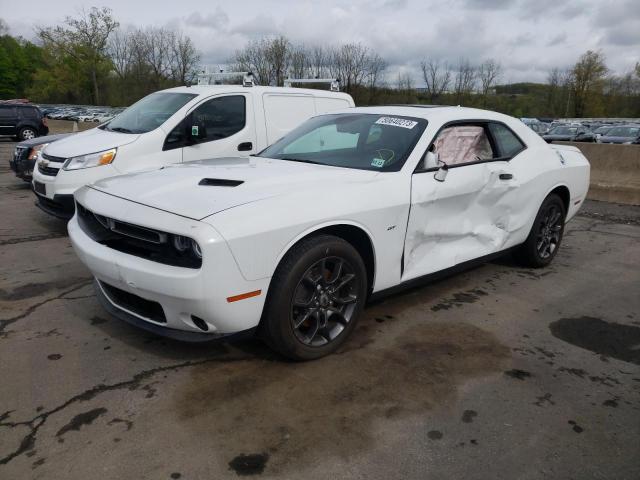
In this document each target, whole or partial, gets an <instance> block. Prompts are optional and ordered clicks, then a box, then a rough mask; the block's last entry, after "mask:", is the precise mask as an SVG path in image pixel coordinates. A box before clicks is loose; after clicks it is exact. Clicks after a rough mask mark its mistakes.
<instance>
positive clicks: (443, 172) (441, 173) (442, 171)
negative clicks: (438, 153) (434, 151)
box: [433, 160, 449, 182]
mask: <svg viewBox="0 0 640 480" xmlns="http://www.w3.org/2000/svg"><path fill="white" fill-rule="evenodd" d="M447 173H449V166H448V165H447V164H446V163H444V162H443V161H442V160H440V168H438V171H437V172H436V173H434V174H433V178H434V179H435V180H436V181H438V182H444V179H445V178H447Z"/></svg>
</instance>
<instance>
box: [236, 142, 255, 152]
mask: <svg viewBox="0 0 640 480" xmlns="http://www.w3.org/2000/svg"><path fill="white" fill-rule="evenodd" d="M251 150H253V143H251V142H243V143H241V144H240V145H238V151H239V152H249V151H251Z"/></svg>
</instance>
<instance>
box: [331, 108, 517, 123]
mask: <svg viewBox="0 0 640 480" xmlns="http://www.w3.org/2000/svg"><path fill="white" fill-rule="evenodd" d="M330 113H331V114H334V113H371V114H376V115H399V116H404V117H416V118H425V119H427V120H431V121H440V120H441V121H443V122H449V121H452V120H498V121H505V120H509V121H514V120H517V119H516V118H514V117H510V116H508V115H504V114H502V113H498V112H493V111H491V110H481V109H479V108H467V107H453V106H438V105H433V106H432V105H389V106H380V107H356V108H350V109H341V110H337V111H335V112H330Z"/></svg>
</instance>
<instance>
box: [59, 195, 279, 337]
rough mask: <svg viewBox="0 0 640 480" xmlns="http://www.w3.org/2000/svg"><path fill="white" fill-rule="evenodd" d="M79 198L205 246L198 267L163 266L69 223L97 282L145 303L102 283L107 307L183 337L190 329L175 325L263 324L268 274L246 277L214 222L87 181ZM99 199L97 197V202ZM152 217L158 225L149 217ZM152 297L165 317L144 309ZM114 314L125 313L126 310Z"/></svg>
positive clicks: (211, 332) (225, 327)
mask: <svg viewBox="0 0 640 480" xmlns="http://www.w3.org/2000/svg"><path fill="white" fill-rule="evenodd" d="M78 197H79V198H78V201H79V202H80V203H82V205H84V206H86V207H87V208H89V209H91V210H92V211H94V212H96V213H98V214H100V215H105V216H108V217H111V218H118V219H120V220H123V221H127V222H129V223H133V224H137V225H144V226H147V227H149V228H157V229H158V230H163V231H170V232H171V233H180V232H189V235H190V236H191V237H192V238H194V239H195V240H196V241H198V243H199V244H200V246H201V248H202V254H203V263H202V267H201V268H199V269H193V268H184V267H176V266H172V265H165V264H161V263H158V262H154V261H152V260H147V259H145V258H141V257H137V256H134V255H130V254H127V253H123V252H120V251H117V250H114V249H111V248H109V247H107V246H105V245H102V244H100V243H98V242H95V241H94V240H92V239H91V238H90V237H89V236H88V235H87V234H86V233H85V232H84V231H83V230H82V228H81V227H80V225H79V223H78V221H77V216H75V217H73V218H72V219H71V221H70V222H69V224H68V230H69V238H70V240H71V243H72V245H73V247H74V250H75V251H76V253H77V254H78V257H79V258H80V260H81V261H82V262H83V263H84V264H85V265H86V266H87V267H88V268H89V270H91V272H92V273H93V275H94V277H95V278H96V280H97V281H98V282H99V284H98V287H99V288H100V287H101V285H102V286H105V285H106V286H108V287H111V288H113V289H115V290H116V291H121V292H123V294H124V295H131V296H133V297H132V298H134V301H136V299H138V300H140V301H139V302H136V303H139V304H141V305H142V308H139V309H136V308H133V309H132V308H129V307H128V305H127V303H128V302H126V301H122V299H118V298H114V296H113V295H110V290H108V289H105V288H104V287H102V295H103V296H106V300H107V301H108V302H109V305H110V307H109V308H108V310H109V311H112V310H113V309H114V308H115V309H117V310H119V311H120V313H122V314H123V315H124V316H126V317H127V318H128V320H126V321H129V323H133V324H135V325H137V326H142V327H143V328H145V329H146V330H151V331H154V332H155V333H160V334H162V335H165V336H170V337H172V338H177V337H180V338H179V339H181V340H186V339H187V338H182V337H192V335H182V334H176V333H175V331H182V332H187V333H195V334H197V335H196V336H195V337H196V338H198V337H200V336H204V337H208V338H205V339H213V338H218V337H220V336H224V335H228V334H234V333H238V332H243V331H246V330H250V329H252V328H254V327H256V326H257V325H258V323H259V321H260V317H261V315H262V308H263V306H264V299H265V296H266V292H267V289H268V282H269V279H262V280H258V281H247V280H245V279H244V277H243V276H242V274H241V273H240V270H239V269H238V267H237V264H236V262H235V259H234V258H233V256H232V254H231V251H230V250H229V247H228V246H227V243H226V242H225V240H224V239H222V237H220V235H219V234H218V233H217V232H216V231H215V229H214V228H213V227H211V226H209V225H207V224H205V223H202V222H198V221H196V220H190V219H186V218H184V217H178V216H176V215H172V214H169V213H167V212H163V211H159V210H155V209H152V208H150V207H145V206H143V205H139V204H134V203H132V202H128V201H126V200H122V199H119V198H116V197H111V196H107V195H105V194H102V193H100V192H97V191H95V190H92V189H89V188H84V189H82V190H80V191H79V195H78ZM94 199H95V200H97V201H92V200H94ZM107 199H108V201H106V200H107ZM150 218H151V219H153V225H150V224H149V219H150ZM171 228H172V229H173V230H170V229H171ZM256 290H261V291H262V294H261V295H259V296H256V297H252V298H247V299H245V300H242V301H238V302H231V303H230V302H229V301H228V300H227V298H229V297H232V296H234V295H238V294H241V293H245V292H252V291H256ZM103 303H104V302H103ZM129 303H130V302H129ZM148 304H157V305H158V308H161V312H162V318H158V316H157V315H152V314H146V313H145V310H144V309H145V305H148ZM117 316H118V317H119V318H122V315H117ZM132 316H133V317H134V318H135V320H132V319H131V317H132ZM203 326H204V328H203Z"/></svg>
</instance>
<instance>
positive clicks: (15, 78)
mask: <svg viewBox="0 0 640 480" xmlns="http://www.w3.org/2000/svg"><path fill="white" fill-rule="evenodd" d="M35 31H36V34H37V41H36V42H30V41H27V40H24V39H22V38H14V37H12V36H10V35H9V34H8V28H7V26H6V24H5V23H4V22H3V21H2V19H0V72H2V75H1V76H0V98H21V97H27V98H30V99H31V100H33V101H37V102H42V103H84V104H103V105H113V106H121V105H129V104H131V103H133V102H134V101H136V100H137V99H139V98H141V97H143V96H144V95H146V94H148V93H150V92H153V91H156V90H159V89H163V88H169V87H172V86H177V85H185V84H190V83H193V82H195V80H196V77H197V74H198V72H199V71H200V68H201V66H200V53H199V52H198V50H197V49H196V47H195V45H194V44H193V42H192V40H191V39H190V38H189V37H188V36H187V35H185V34H184V33H182V32H180V31H179V30H176V29H170V28H168V27H156V26H147V27H139V28H133V27H129V28H123V27H121V26H120V24H119V22H118V21H117V20H116V19H115V18H114V17H113V15H112V12H111V11H110V10H109V9H108V8H96V7H94V8H91V9H90V10H82V11H80V12H79V13H78V14H77V15H76V16H75V17H67V18H66V19H65V20H64V22H63V23H62V24H61V25H58V26H55V27H46V26H36V27H35ZM226 64H227V65H228V67H229V69H230V70H235V71H250V72H252V73H253V74H254V76H255V79H256V82H257V83H258V84H260V85H276V86H281V85H283V84H284V81H285V80H286V79H287V78H307V79H319V78H338V79H340V81H341V86H342V89H343V90H344V91H346V92H347V93H349V94H351V95H352V96H353V97H354V100H355V101H356V104H358V105H381V104H397V103H401V104H402V103H424V104H436V105H465V106H472V107H479V108H488V109H492V110H497V111H500V112H504V113H508V114H511V115H514V116H518V117H522V116H532V117H533V116H537V117H541V116H544V117H555V118H557V117H585V116H586V117H589V116H593V117H598V116H610V117H640V64H637V65H636V66H635V70H634V71H630V72H626V73H624V74H615V73H613V72H611V71H610V70H609V69H608V67H607V65H606V59H605V57H604V55H603V54H602V53H601V52H594V51H587V52H585V53H584V54H582V55H581V56H580V57H579V58H578V59H577V61H576V63H575V64H574V65H573V66H571V67H568V68H566V69H559V68H554V69H551V70H550V71H549V72H548V76H547V79H546V82H545V83H518V84H504V83H501V81H502V80H503V78H502V77H503V67H502V65H501V64H500V62H499V61H498V60H496V59H491V58H490V59H485V60H482V61H480V62H473V61H472V60H470V59H468V58H459V59H457V60H456V61H453V62H451V61H446V60H442V59H436V58H428V57H426V58H424V59H422V60H421V61H420V60H417V61H416V64H415V65H414V67H415V70H416V71H419V72H420V74H421V75H420V76H421V78H420V80H421V81H422V82H421V83H422V85H424V87H420V88H417V87H416V84H415V80H416V79H415V78H414V77H413V76H412V75H411V74H409V73H406V72H405V73H401V74H395V76H392V75H391V74H390V72H389V69H388V64H387V62H386V60H385V59H384V58H382V57H381V56H380V55H379V54H378V53H377V52H376V51H374V50H373V49H371V48H369V47H367V46H366V45H363V44H362V43H357V42H356V43H346V44H340V45H319V44H318V45H305V44H297V43H294V42H292V41H291V40H289V39H288V38H287V37H285V36H271V37H264V38H261V39H256V40H252V41H250V42H248V43H247V44H246V45H244V46H243V47H242V48H239V49H238V50H236V51H235V53H234V54H233V56H232V58H230V59H228V60H227V62H226Z"/></svg>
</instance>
